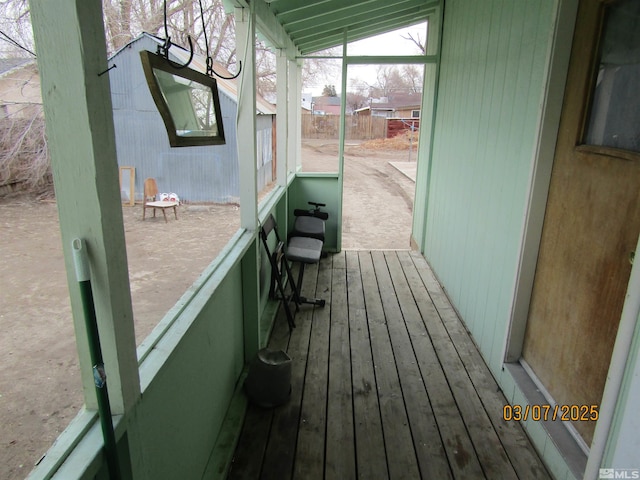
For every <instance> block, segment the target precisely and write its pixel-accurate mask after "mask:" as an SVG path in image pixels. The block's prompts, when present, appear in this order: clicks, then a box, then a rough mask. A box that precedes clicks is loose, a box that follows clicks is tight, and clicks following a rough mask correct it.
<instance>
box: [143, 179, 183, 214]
mask: <svg viewBox="0 0 640 480" xmlns="http://www.w3.org/2000/svg"><path fill="white" fill-rule="evenodd" d="M157 195H158V185H157V184H156V179H155V178H147V179H146V180H145V181H144V197H143V199H142V220H144V218H145V215H146V213H147V208H153V216H154V217H155V216H156V209H160V210H162V214H163V215H164V221H165V222H167V213H166V212H165V210H166V209H167V208H173V214H174V215H175V216H176V220H177V219H178V210H177V209H176V207H177V206H178V202H174V201H167V200H156V196H157Z"/></svg>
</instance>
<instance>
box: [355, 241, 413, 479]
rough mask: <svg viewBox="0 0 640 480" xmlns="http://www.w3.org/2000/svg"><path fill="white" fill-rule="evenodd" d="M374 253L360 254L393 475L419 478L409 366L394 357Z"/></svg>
mask: <svg viewBox="0 0 640 480" xmlns="http://www.w3.org/2000/svg"><path fill="white" fill-rule="evenodd" d="M374 254H375V252H374ZM372 255H373V254H371V253H369V252H362V253H360V268H361V269H362V283H363V289H364V297H365V305H366V308H367V317H368V318H367V320H368V322H369V335H370V336H371V351H372V354H373V360H374V365H375V369H376V370H375V371H376V383H377V386H378V399H379V402H380V413H381V416H382V425H383V428H384V439H385V445H386V448H387V464H388V467H389V478H400V479H404V478H419V477H420V473H419V471H418V467H417V460H416V456H415V451H414V449H413V441H412V438H411V432H410V430H409V419H408V417H407V411H406V408H405V403H404V399H403V397H402V387H401V384H400V378H399V376H398V374H399V373H398V372H399V371H402V370H403V369H404V368H405V366H406V365H405V364H402V363H399V362H398V361H397V360H396V358H395V356H394V350H393V348H392V346H391V341H390V335H389V331H388V329H387V322H388V319H387V318H386V316H385V311H384V309H383V305H382V301H381V298H380V297H381V295H383V294H384V292H382V291H381V290H380V289H381V287H380V286H379V284H378V279H377V278H376V276H377V274H378V269H374V262H373V259H372ZM385 268H386V267H385Z"/></svg>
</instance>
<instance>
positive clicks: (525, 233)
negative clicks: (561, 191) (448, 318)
mask: <svg viewBox="0 0 640 480" xmlns="http://www.w3.org/2000/svg"><path fill="white" fill-rule="evenodd" d="M577 10H578V0H558V2H557V4H556V18H555V25H554V29H553V32H552V35H553V40H552V41H551V42H550V47H549V52H548V53H547V58H548V60H549V61H548V63H547V65H548V67H547V72H546V77H547V81H546V85H545V89H544V102H543V104H542V105H541V107H540V112H539V116H538V128H539V131H538V136H537V144H536V147H535V150H534V152H533V155H532V162H531V172H530V174H529V179H530V180H529V193H528V195H529V198H528V201H527V211H526V214H525V217H524V219H523V224H522V234H521V239H522V240H521V244H520V255H519V262H518V266H517V272H516V276H515V285H514V294H513V297H512V298H513V300H512V305H511V318H510V319H509V329H508V331H507V334H506V335H505V339H504V342H505V344H504V347H503V348H504V359H505V361H506V362H516V361H518V359H519V358H520V356H521V355H522V344H523V342H524V333H525V329H526V326H527V319H528V315H529V304H530V302H531V293H532V290H533V280H534V277H535V272H536V266H537V262H538V251H539V248H540V238H541V236H542V226H543V223H544V214H545V210H546V207H547V195H548V193H549V183H550V181H551V169H552V166H553V157H554V154H555V145H556V140H557V137H558V128H559V126H560V114H561V112H562V101H563V98H564V89H565V84H566V78H567V72H568V70H569V59H570V57H571V44H572V40H573V27H574V25H575V20H576V15H577Z"/></svg>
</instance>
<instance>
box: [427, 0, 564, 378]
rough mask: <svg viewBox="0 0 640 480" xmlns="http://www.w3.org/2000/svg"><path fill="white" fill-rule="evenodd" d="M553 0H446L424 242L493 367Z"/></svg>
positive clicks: (498, 361) (513, 265)
mask: <svg viewBox="0 0 640 480" xmlns="http://www.w3.org/2000/svg"><path fill="white" fill-rule="evenodd" d="M555 4H556V2H555V1H553V0H527V1H526V2H525V1H512V0H493V1H483V2H476V1H475V0H449V1H447V2H446V4H445V14H444V34H443V38H442V62H441V67H440V68H441V72H440V73H441V74H440V78H439V94H438V99H437V115H436V125H435V135H434V145H433V148H434V150H433V157H432V162H431V165H430V167H431V168H430V180H429V192H428V196H427V207H426V209H425V215H426V234H425V240H424V244H423V245H421V247H422V248H423V249H424V253H425V256H426V257H427V259H428V260H429V262H430V263H431V265H432V267H433V269H434V271H435V273H436V274H437V276H438V278H439V279H440V281H441V282H442V284H443V286H444V287H445V289H446V291H447V293H448V294H449V296H450V298H451V300H452V302H453V304H454V305H455V307H456V308H457V310H458V311H459V313H460V314H461V316H462V318H463V319H464V321H465V322H466V324H467V326H468V328H469V329H470V330H471V332H472V334H473V336H474V338H475V340H476V342H477V343H478V344H479V346H480V349H481V351H482V353H483V355H484V356H485V358H486V360H487V362H488V363H489V365H490V367H491V368H492V369H493V371H494V372H498V371H499V368H500V367H501V365H502V360H503V350H504V342H505V337H506V334H507V329H508V321H509V316H510V309H511V301H512V297H513V294H514V285H515V276H516V269H517V265H518V258H519V248H520V243H521V236H522V229H523V219H524V216H525V212H526V202H527V198H528V189H529V182H530V180H529V177H530V174H531V168H532V161H533V157H534V153H535V146H536V142H537V132H538V122H539V118H540V109H541V105H542V104H543V100H544V98H543V95H544V87H545V85H544V82H545V80H546V65H547V63H548V56H549V52H550V42H551V39H552V33H553V23H554V15H555V9H556V5H555ZM420 180H421V181H424V180H423V178H421V179H420ZM418 208H421V207H420V206H419V205H416V209H418Z"/></svg>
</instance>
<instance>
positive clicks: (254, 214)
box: [235, 2, 258, 231]
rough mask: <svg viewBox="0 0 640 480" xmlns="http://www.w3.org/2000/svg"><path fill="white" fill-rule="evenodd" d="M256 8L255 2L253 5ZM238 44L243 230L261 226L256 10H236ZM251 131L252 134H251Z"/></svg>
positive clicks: (239, 144)
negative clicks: (240, 62)
mask: <svg viewBox="0 0 640 480" xmlns="http://www.w3.org/2000/svg"><path fill="white" fill-rule="evenodd" d="M251 5H253V2H252V3H251ZM235 18H236V44H237V48H238V53H239V56H240V58H242V71H241V73H240V79H239V88H238V120H237V123H238V128H237V130H236V131H237V142H238V163H239V166H240V168H239V170H240V227H241V228H245V229H247V230H250V231H255V230H256V229H257V227H258V173H257V168H256V163H257V157H256V155H257V154H256V152H257V147H256V143H257V139H256V130H257V129H256V115H255V113H256V75H255V72H256V62H255V59H256V46H255V38H256V27H255V13H254V12H253V7H250V8H236V9H235ZM249 132H251V133H249Z"/></svg>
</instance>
